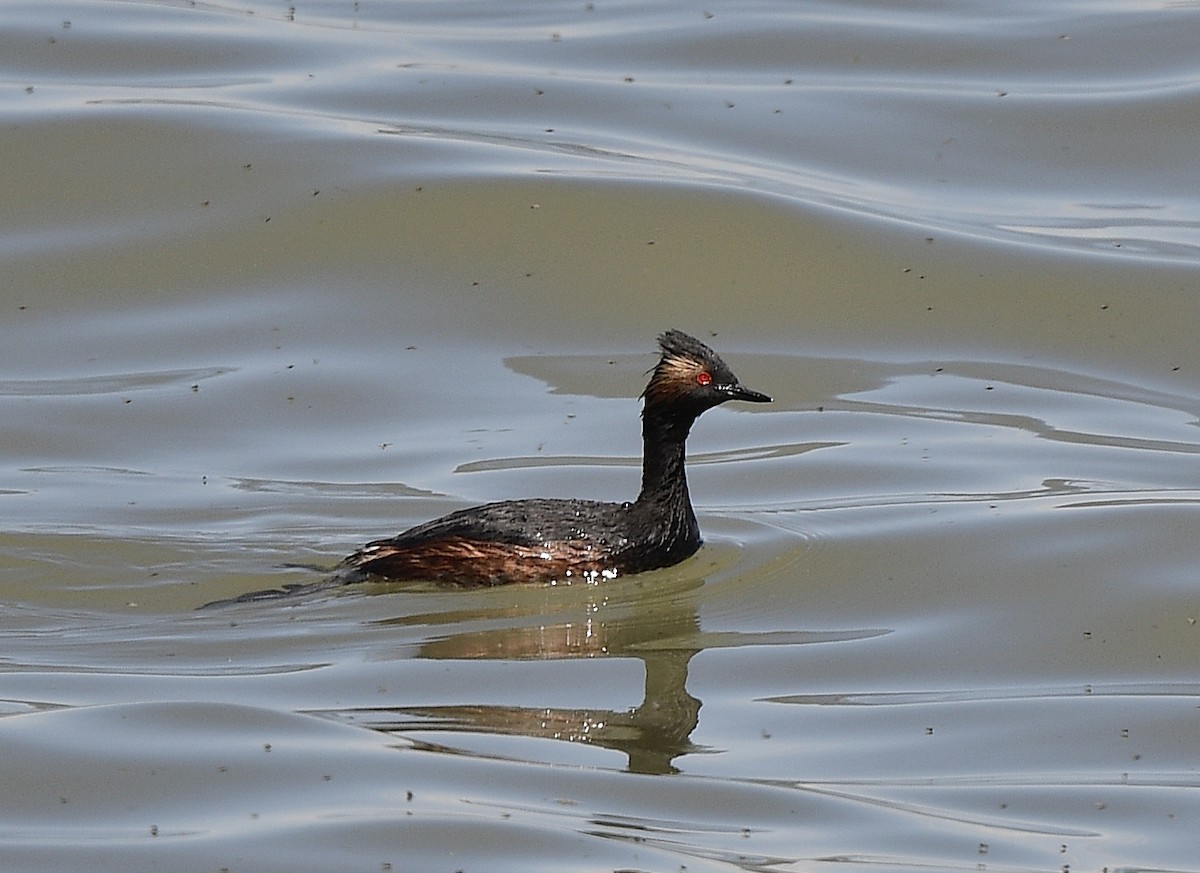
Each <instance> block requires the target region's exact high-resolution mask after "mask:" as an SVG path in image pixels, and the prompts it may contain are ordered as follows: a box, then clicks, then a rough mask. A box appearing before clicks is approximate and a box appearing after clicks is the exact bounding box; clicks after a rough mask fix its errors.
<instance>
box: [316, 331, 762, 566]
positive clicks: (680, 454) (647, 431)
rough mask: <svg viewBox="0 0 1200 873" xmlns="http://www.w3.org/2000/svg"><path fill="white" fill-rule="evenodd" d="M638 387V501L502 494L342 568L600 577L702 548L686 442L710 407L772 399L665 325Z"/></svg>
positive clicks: (373, 548)
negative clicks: (654, 359)
mask: <svg viewBox="0 0 1200 873" xmlns="http://www.w3.org/2000/svg"><path fill="white" fill-rule="evenodd" d="M658 344H659V346H660V348H661V349H662V358H661V359H660V360H659V362H658V365H657V366H655V368H654V370H653V372H652V375H651V377H650V382H649V384H648V385H647V386H646V390H645V391H643V392H642V399H643V400H644V401H645V405H644V406H643V408H642V452H643V455H642V491H641V493H640V494H639V495H638V498H637V500H635V501H633V502H632V503H605V502H600V501H596V500H551V499H534V500H505V501H501V502H499V503H488V504H485V505H483V506H474V507H471V508H470V509H463V510H460V511H458V512H453V513H451V514H450V515H447V516H444V517H442V518H438V519H435V520H433V521H429V522H426V523H425V524H422V525H418V526H417V527H414V528H410V529H409V530H406V531H405V532H404V533H401V534H398V535H396V536H394V537H392V538H391V539H386V540H377V541H376V542H373V543H368V544H367V545H365V546H364V547H363V548H361V549H360V550H358V551H357V552H355V553H354V554H353V555H350V556H349V557H348V558H346V560H344V561H343V562H342V563H341V565H340V566H339V567H338V573H339V575H341V576H342V577H343V580H344V581H355V579H356V578H358V579H363V578H368V577H371V576H374V577H380V578H384V579H396V580H429V581H437V582H447V583H453V584H456V585H504V584H507V583H510V582H556V581H557V582H567V581H570V580H572V579H580V580H581V581H582V580H596V579H608V578H614V577H616V576H623V575H626V574H628V573H640V572H642V571H644V570H653V569H656V568H658V567H669V566H671V565H672V564H677V563H679V562H680V561H682V560H683V559H684V558H686V557H688V556H690V555H692V554H693V553H695V551H696V550H697V549H698V548H700V527H699V525H698V524H697V523H696V514H695V513H694V512H693V511H692V502H691V499H690V498H689V497H688V486H687V476H686V474H685V471H684V443H685V442H686V440H687V436H688V432H689V431H690V430H691V427H692V423H693V422H694V421H695V420H696V418H697V417H698V416H699V415H700V414H701V413H702V412H704V411H705V410H706V409H711V408H712V407H714V406H718V405H720V404H722V403H724V402H725V401H727V400H748V401H750V402H752V403H769V402H770V400H771V398H770V397H768V396H767V395H766V394H760V393H758V392H757V391H751V390H749V389H748V388H743V387H742V385H741V383H739V382H738V380H737V377H736V376H734V375H733V372H732V371H731V370H730V369H729V367H728V366H726V364H725V362H724V361H722V360H721V358H720V357H719V356H718V355H717V353H716V352H714V351H713V350H712V349H710V348H709V347H708V346H706V345H705V344H704V343H702V342H700V341H699V340H697V339H695V338H693V337H690V336H688V335H687V334H685V333H683V332H682V331H678V330H669V331H667V332H666V333H664V334H663V335H662V336H660V337H659V338H658Z"/></svg>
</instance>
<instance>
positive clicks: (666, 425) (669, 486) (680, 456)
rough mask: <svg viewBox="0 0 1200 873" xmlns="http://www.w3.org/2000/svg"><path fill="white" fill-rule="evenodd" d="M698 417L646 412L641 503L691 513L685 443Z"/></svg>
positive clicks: (644, 415) (643, 433) (639, 496)
mask: <svg viewBox="0 0 1200 873" xmlns="http://www.w3.org/2000/svg"><path fill="white" fill-rule="evenodd" d="M695 420H696V419H695V416H687V415H684V416H682V417H680V416H679V415H678V413H677V412H676V414H675V415H665V414H663V413H662V412H661V411H658V410H654V409H648V410H644V411H643V413H642V493H641V494H639V495H638V503H646V502H654V503H657V504H659V505H660V506H667V507H671V508H673V509H677V510H684V509H686V512H687V513H688V514H690V513H691V510H692V504H691V500H690V499H689V498H688V487H687V473H686V471H685V470H684V457H685V450H684V446H685V444H686V442H687V437H688V432H689V431H690V430H691V429H692V424H693V423H694V422H695Z"/></svg>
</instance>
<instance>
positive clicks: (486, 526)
mask: <svg viewBox="0 0 1200 873" xmlns="http://www.w3.org/2000/svg"><path fill="white" fill-rule="evenodd" d="M625 516H626V508H625V506H624V505H623V504H619V503H602V502H599V501H594V500H551V499H544V500H507V501H502V502H500V503H489V504H486V505H484V506H475V507H471V508H470V509H463V510H460V511H458V512H453V513H451V514H450V515H446V516H443V517H442V518H438V519H434V520H433V521H430V522H426V523H425V524H421V525H418V526H417V527H414V528H410V529H409V530H406V531H404V532H403V533H401V534H398V535H396V536H394V537H391V538H390V539H386V540H376V541H375V542H372V543H367V545H365V546H364V547H363V548H362V549H360V550H359V551H357V552H355V553H354V554H353V555H351V556H350V557H348V558H347V559H346V560H345V562H343V565H342V566H343V567H344V568H348V569H349V568H353V569H358V570H361V571H363V572H365V573H370V574H374V575H378V576H384V577H387V578H390V579H427V580H434V581H438V580H440V581H447V582H454V583H457V584H460V585H499V584H504V583H507V582H531V581H539V580H550V579H561V578H564V577H569V576H571V575H573V574H576V573H589V572H590V573H600V572H604V571H605V570H608V569H610V568H611V563H612V562H611V556H612V553H613V552H614V551H619V550H621V549H622V548H623V547H624V546H625V545H626V544H627V542H628V531H627V530H626V524H625V523H624V522H625Z"/></svg>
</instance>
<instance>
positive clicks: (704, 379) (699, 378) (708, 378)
mask: <svg viewBox="0 0 1200 873" xmlns="http://www.w3.org/2000/svg"><path fill="white" fill-rule="evenodd" d="M696 382H697V383H699V384H701V385H711V384H712V374H710V373H706V372H700V373H697V374H696Z"/></svg>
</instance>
